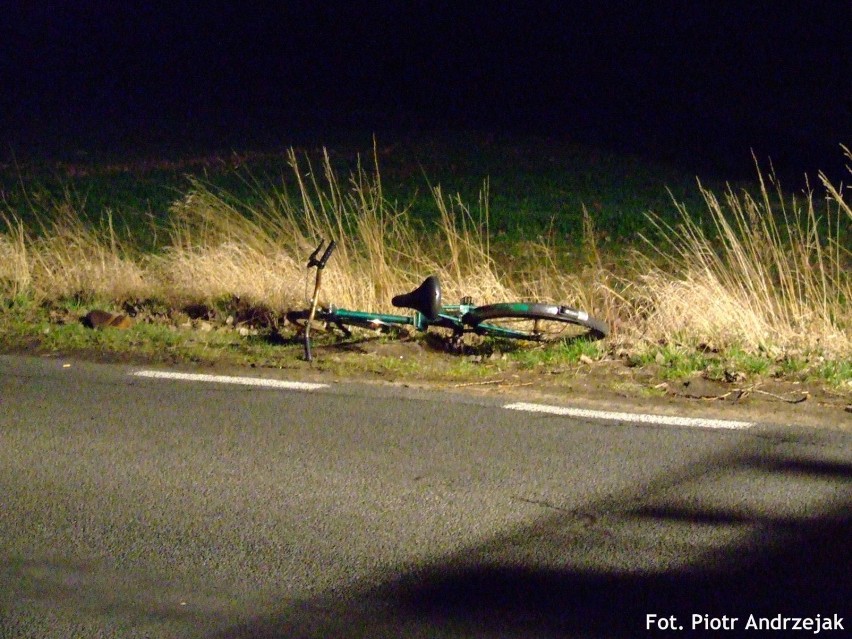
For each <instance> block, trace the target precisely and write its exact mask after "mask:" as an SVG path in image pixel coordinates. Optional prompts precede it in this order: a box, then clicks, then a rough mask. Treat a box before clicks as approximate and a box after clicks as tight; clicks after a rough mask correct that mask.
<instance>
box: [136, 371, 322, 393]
mask: <svg viewBox="0 0 852 639" xmlns="http://www.w3.org/2000/svg"><path fill="white" fill-rule="evenodd" d="M133 376H134V377H150V378H154V379H177V380H182V381H187V382H213V383H215V384H240V385H242V386H260V387H262V388H286V389H288V390H305V391H312V390H317V389H320V388H327V387H328V384H313V383H310V382H290V381H287V380H283V379H261V378H259V377H233V376H231V375H201V374H196V373H175V372H172V371H136V372H135V373H133Z"/></svg>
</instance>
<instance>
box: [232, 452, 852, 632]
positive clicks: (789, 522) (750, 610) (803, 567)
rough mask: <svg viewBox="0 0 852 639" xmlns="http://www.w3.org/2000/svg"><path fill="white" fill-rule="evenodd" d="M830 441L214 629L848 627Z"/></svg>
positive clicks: (552, 519) (851, 476) (842, 498)
mask: <svg viewBox="0 0 852 639" xmlns="http://www.w3.org/2000/svg"><path fill="white" fill-rule="evenodd" d="M810 450H811V451H813V449H810ZM832 455H833V451H831V450H826V451H825V454H824V455H822V456H821V455H813V456H807V457H805V456H791V455H789V453H788V454H784V453H783V452H776V453H771V454H769V455H767V454H766V448H762V449H761V448H760V447H755V448H754V449H751V450H741V451H737V452H735V453H733V454H729V455H723V456H719V457H717V458H715V459H711V460H708V461H707V462H706V463H705V464H702V465H700V466H698V467H691V468H688V469H685V470H684V473H683V474H682V475H679V476H674V477H663V478H659V480H658V481H656V482H654V483H653V484H652V485H650V486H643V487H637V489H636V493H635V494H629V495H618V496H616V497H613V498H609V499H606V500H605V501H601V502H598V503H594V504H589V505H588V508H584V509H583V511H582V512H579V511H570V512H569V511H561V510H558V509H554V508H549V509H547V510H545V511H544V512H545V513H546V514H545V515H544V516H543V517H541V518H540V519H538V520H536V521H534V522H533V523H532V524H530V525H527V526H524V527H522V528H519V529H515V530H512V531H511V532H509V533H507V534H506V535H502V536H500V537H498V538H493V539H487V540H484V541H483V542H482V543H480V544H477V545H476V546H473V547H470V548H468V549H467V551H466V552H464V553H459V554H454V555H452V556H447V557H443V558H440V559H437V560H435V561H433V562H432V563H430V564H429V565H422V566H412V567H408V568H407V569H406V570H405V571H404V572H403V575H402V576H401V577H400V576H396V577H388V578H386V579H384V580H382V579H381V578H378V579H375V580H372V581H371V583H369V584H368V583H360V584H356V585H353V586H348V587H345V588H344V587H341V589H340V590H339V591H337V592H334V593H325V594H323V595H321V596H318V597H317V598H315V599H310V600H303V601H299V602H295V603H287V604H283V603H282V605H281V609H280V610H279V611H278V612H277V613H275V614H273V615H270V616H268V617H266V618H263V619H255V620H252V621H248V622H246V623H244V624H242V625H240V626H238V627H234V628H231V629H229V630H227V631H226V632H224V633H223V634H220V635H218V637H219V638H220V639H237V638H241V637H260V638H266V639H275V638H284V637H288V638H295V637H305V638H309V637H316V638H319V637H323V638H329V637H636V636H644V635H648V634H663V635H665V634H666V633H662V632H660V633H657V632H654V631H655V630H656V629H654V628H652V631H651V632H649V631H647V630H646V615H648V614H656V615H659V616H660V617H666V618H668V617H671V616H672V615H674V616H675V617H677V623H678V624H679V625H681V626H683V628H684V629H685V630H686V631H691V630H692V615H693V614H695V615H709V616H710V617H717V618H720V617H722V616H723V615H725V616H727V617H728V618H729V621H728V623H729V624H731V625H732V627H733V630H728V631H726V632H724V634H725V635H726V636H739V635H741V634H745V635H748V636H756V635H760V634H763V633H761V632H759V631H754V630H751V631H749V630H747V629H746V624H747V623H748V619H749V615H754V616H755V617H770V618H773V617H777V616H778V615H781V616H782V617H815V616H816V615H818V614H819V615H822V616H823V617H832V616H833V615H835V614H837V615H840V616H841V617H845V627H846V628H847V629H848V628H849V627H850V626H852V618H850V615H852V603H850V602H852V552H850V549H852V515H850V512H851V511H852V509H851V508H850V506H852V464H850V463H847V461H846V460H845V459H843V460H840V461H838V460H837V458H836V457H835V458H834V459H832ZM746 479H747V480H748V481H745V480H746ZM737 485H740V486H741V487H742V488H741V490H739V491H738V490H736V486H737ZM725 486H727V487H729V490H727V491H722V490H721V488H722V487H725ZM731 486H734V490H730V487H731ZM838 487H839V488H838ZM723 492H724V496H723ZM397 575H399V573H397ZM733 617H737V618H738V620H737V621H736V622H730V618H733ZM700 631H701V627H700V626H699V627H698V629H697V630H696V631H695V633H692V632H685V633H681V634H686V635H688V636H694V635H695V634H698V633H699V632H700ZM807 634H809V635H812V634H813V631H811V632H809V633H807ZM827 634H829V635H831V634H832V633H827ZM839 634H842V633H837V635H839Z"/></svg>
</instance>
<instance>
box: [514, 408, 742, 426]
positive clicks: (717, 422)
mask: <svg viewBox="0 0 852 639" xmlns="http://www.w3.org/2000/svg"><path fill="white" fill-rule="evenodd" d="M503 408H508V409H509V410H520V411H526V412H530V413H547V414H551V415H565V416H567V417H581V418H585V419H603V420H607V421H616V422H631V423H636V422H639V423H642V424H658V425H661V426H689V427H694V428H728V429H744V428H751V427H752V426H754V422H739V421H732V420H728V419H703V418H700V417H672V416H669V415H645V414H642V413H616V412H610V411H605V410H588V409H585V408H567V407H562V406H548V405H546V404H527V403H526V402H518V403H515V404H506V405H505V406H503Z"/></svg>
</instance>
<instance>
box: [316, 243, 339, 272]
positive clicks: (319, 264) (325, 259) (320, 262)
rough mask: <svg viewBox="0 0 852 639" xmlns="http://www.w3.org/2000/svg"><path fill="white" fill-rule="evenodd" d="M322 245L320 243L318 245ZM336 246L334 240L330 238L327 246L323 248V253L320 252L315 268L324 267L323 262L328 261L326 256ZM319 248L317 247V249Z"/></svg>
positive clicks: (332, 251) (328, 256)
mask: <svg viewBox="0 0 852 639" xmlns="http://www.w3.org/2000/svg"><path fill="white" fill-rule="evenodd" d="M320 246H322V245H320ZM335 248H337V243H336V242H335V241H334V240H331V241H330V242H329V243H328V248H326V249H325V253H323V254H322V257H321V258H320V259H319V263H318V264H317V268H325V263H326V262H328V258H330V257H331V254H332V253H334V249H335ZM317 250H319V249H317Z"/></svg>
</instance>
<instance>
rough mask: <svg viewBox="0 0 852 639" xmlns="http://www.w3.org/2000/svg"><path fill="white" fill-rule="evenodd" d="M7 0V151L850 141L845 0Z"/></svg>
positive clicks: (811, 156) (729, 149)
mask: <svg viewBox="0 0 852 639" xmlns="http://www.w3.org/2000/svg"><path fill="white" fill-rule="evenodd" d="M3 4H4V5H7V6H4V7H3V8H2V13H3V15H4V18H3V22H2V23H0V40H2V44H0V46H2V47H3V50H2V58H0V64H2V65H3V67H2V73H3V75H5V76H6V77H5V78H3V85H4V86H5V87H6V90H4V91H3V97H2V110H3V111H2V113H3V115H2V118H3V119H2V123H0V126H2V128H0V133H2V135H3V136H4V138H5V141H6V144H5V145H4V146H6V147H9V148H13V149H14V150H15V151H16V153H18V154H26V153H27V152H28V151H31V150H32V149H36V148H37V149H41V150H44V151H52V152H59V151H62V150H67V149H69V148H91V149H113V150H118V151H124V150H132V149H134V148H148V147H156V146H157V145H161V146H166V145H168V146H171V147H172V148H180V147H181V145H188V144H192V145H196V146H202V147H203V146H208V147H211V148H212V147H217V148H220V149H221V148H241V149H242V148H246V147H249V146H252V145H261V144H262V145H287V144H290V143H296V142H298V141H299V140H300V139H305V138H313V139H314V140H315V141H317V142H319V143H323V142H325V141H326V140H327V139H328V140H330V139H332V138H333V137H334V135H336V134H338V133H340V132H341V131H347V130H357V131H361V132H375V133H377V134H378V135H379V136H380V137H389V136H392V135H394V134H397V133H400V132H407V131H412V130H420V131H428V130H440V131H460V130H479V131H482V132H490V133H495V134H498V135H502V134H544V135H547V136H550V137H554V138H557V139H565V140H573V141H579V142H585V143H591V144H596V145H599V146H604V147H610V148H617V149H623V150H628V151H633V152H638V153H643V154H647V155H649V156H657V157H663V158H665V159H674V160H678V161H680V160H683V161H685V162H686V161H689V162H690V165H691V166H693V165H694V166H698V165H707V166H715V167H718V168H719V169H720V170H721V171H731V172H736V171H739V170H741V169H742V168H743V167H745V168H746V170H747V171H750V170H751V169H750V168H749V167H750V149H754V150H755V152H756V153H757V154H758V156H759V157H761V158H766V157H768V156H771V157H772V159H773V161H774V162H775V164H776V167H777V168H779V169H780V170H781V171H782V172H792V173H796V172H802V171H805V170H807V171H809V172H810V173H811V174H813V173H814V172H815V170H816V169H817V168H823V169H827V170H829V171H833V170H839V169H840V168H841V167H842V165H843V162H842V155H841V152H840V150H839V147H838V145H839V144H840V143H844V144H846V145H852V49H850V47H852V45H851V44H850V42H852V38H850V29H849V25H850V24H852V2H849V0H843V1H835V2H819V1H817V0H815V1H810V2H777V1H772V2H748V3H746V2H728V1H725V0H717V1H714V2H647V3H645V2H630V3H624V2H614V3H607V2H594V3H592V2H570V0H565V1H564V2H537V1H527V2H523V1H517V2H510V1H504V2H466V1H461V0H458V1H455V2H437V1H435V2H432V1H425V0H409V1H405V0H400V1H398V2H354V1H352V2H339V3H338V2H320V1H317V2H302V1H294V2H285V1H282V2H270V3H256V2H233V3H229V4H225V3H207V2H198V3H186V4H183V3H179V2H171V3H159V2H85V1H78V2H39V3H36V2H9V3H3ZM193 7H194V8H193ZM724 177H727V176H724ZM731 177H734V176H731Z"/></svg>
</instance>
